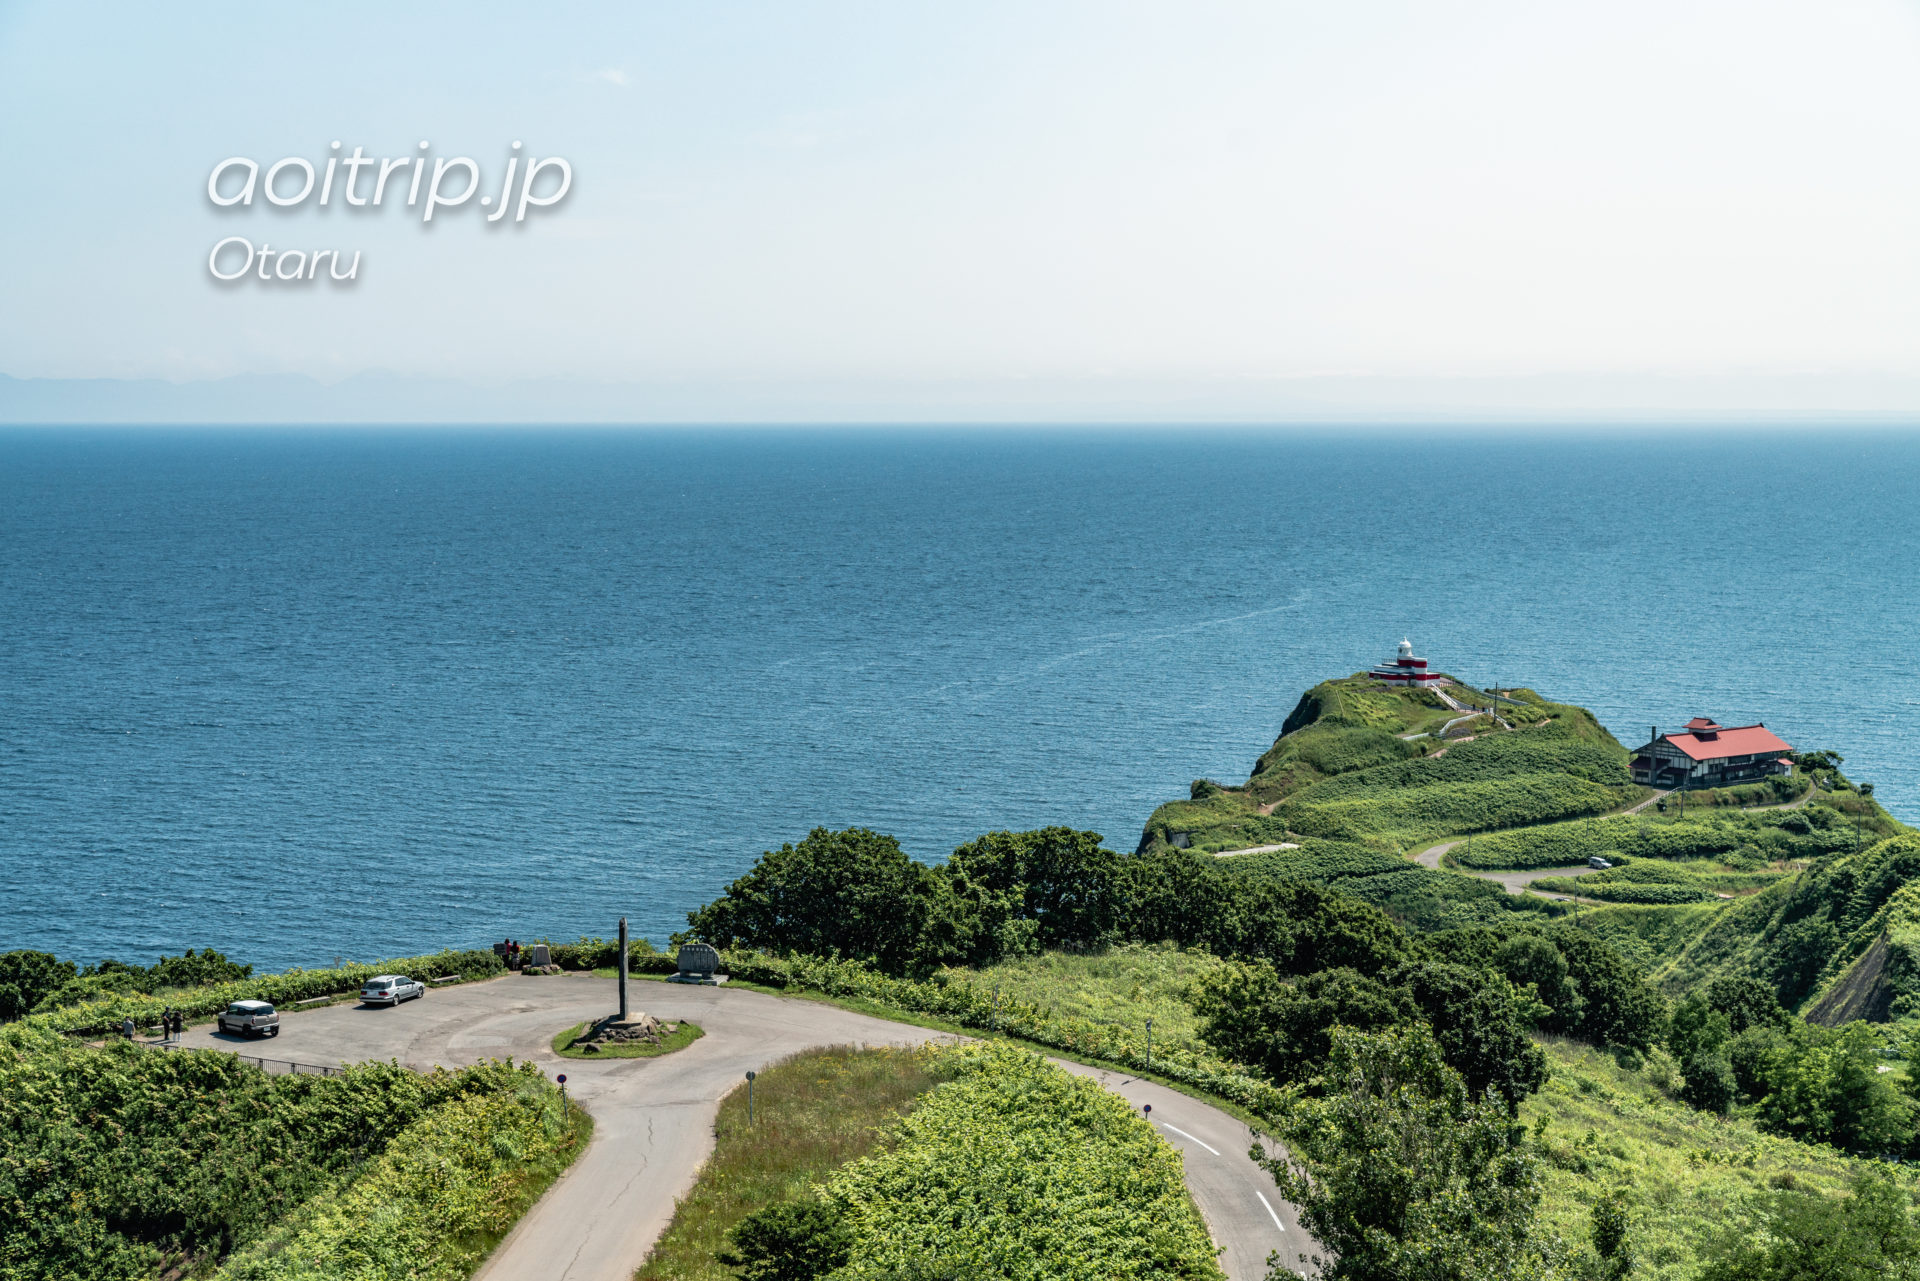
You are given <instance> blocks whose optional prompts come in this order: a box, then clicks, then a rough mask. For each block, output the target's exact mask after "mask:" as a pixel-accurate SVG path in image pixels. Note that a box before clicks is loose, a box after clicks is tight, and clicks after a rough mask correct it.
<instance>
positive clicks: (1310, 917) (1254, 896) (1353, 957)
mask: <svg viewBox="0 0 1920 1281" xmlns="http://www.w3.org/2000/svg"><path fill="white" fill-rule="evenodd" d="M1236 879H1237V878H1236ZM1231 907H1232V911H1231V914H1230V915H1229V916H1228V917H1227V919H1226V920H1224V921H1223V922H1222V925H1221V930H1220V934H1219V935H1218V936H1217V937H1215V938H1214V939H1212V940H1210V941H1209V946H1210V948H1211V950H1212V951H1214V952H1216V953H1218V954H1219V955H1221V956H1225V957H1229V958H1236V957H1237V958H1241V959H1245V960H1264V961H1270V962H1271V963H1272V964H1273V966H1274V968H1275V969H1278V970H1280V971H1282V972H1284V973H1287V974H1313V973H1315V972H1317V971H1320V970H1331V969H1337V968H1340V967H1342V966H1344V967H1346V968H1348V969H1353V970H1358V971H1359V972H1360V973H1362V974H1378V973H1379V972H1380V971H1381V970H1384V969H1386V968H1387V967H1388V966H1391V965H1394V964H1396V963H1398V962H1399V961H1402V960H1404V959H1406V958H1407V957H1408V956H1410V955H1412V953H1413V951H1414V948H1413V945H1412V941H1411V940H1410V939H1408V938H1407V936H1406V933H1405V932H1404V931H1402V930H1401V928H1400V927H1399V926H1397V925H1395V924H1394V923H1393V920H1392V918H1391V917H1389V916H1388V915H1387V914H1386V913H1385V912H1382V911H1381V910H1380V909H1379V908H1377V907H1375V906H1373V905H1372V904H1371V903H1363V902H1361V901H1360V900H1359V899H1357V898H1351V897H1349V896H1348V895H1345V894H1341V893H1338V892H1337V891H1334V890H1327V889H1322V888H1321V887H1320V886H1318V885H1311V884H1308V883H1307V882H1305V881H1294V880H1281V881H1272V882H1268V883H1265V884H1259V885H1254V886H1251V887H1246V886H1245V883H1244V882H1241V883H1240V887H1239V888H1238V889H1237V892H1236V893H1235V894H1234V897H1233V899H1232V900H1231Z"/></svg>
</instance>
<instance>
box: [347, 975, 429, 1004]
mask: <svg viewBox="0 0 1920 1281" xmlns="http://www.w3.org/2000/svg"><path fill="white" fill-rule="evenodd" d="M426 994H427V985H426V984H424V983H416V982H414V981H413V980H412V979H410V978H408V977H407V976H406V975H404V974H376V975H374V976H373V977H372V978H370V979H368V980H367V981H366V983H365V984H363V985H362V986H361V988H360V1000H361V1001H362V1002H363V1003H364V1004H367V1005H398V1004H400V1002H402V1001H411V1000H413V999H414V998H415V997H416V996H425V995H426Z"/></svg>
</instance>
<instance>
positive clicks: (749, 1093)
mask: <svg viewBox="0 0 1920 1281" xmlns="http://www.w3.org/2000/svg"><path fill="white" fill-rule="evenodd" d="M753 1077H754V1074H753V1073H752V1072H749V1073H747V1124H748V1125H752V1124H753Z"/></svg>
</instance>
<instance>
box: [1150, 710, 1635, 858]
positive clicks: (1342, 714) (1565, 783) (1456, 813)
mask: <svg viewBox="0 0 1920 1281" xmlns="http://www.w3.org/2000/svg"><path fill="white" fill-rule="evenodd" d="M1449 693H1451V694H1453V695H1455V696H1456V697H1457V698H1459V699H1460V700H1461V701H1464V702H1466V703H1467V704H1469V705H1478V706H1489V705H1495V704H1494V702H1493V700H1492V699H1491V698H1490V697H1489V696H1488V695H1485V694H1483V693H1481V692H1479V691H1477V690H1473V689H1471V688H1469V687H1466V686H1455V687H1453V688H1452V689H1450V691H1449ZM1497 707H1498V717H1499V720H1498V722H1496V721H1495V720H1494V719H1493V718H1490V717H1488V716H1485V715H1482V716H1479V717H1477V718H1473V719H1471V720H1467V721H1465V722H1463V723H1461V724H1459V725H1457V726H1456V727H1455V728H1456V733H1458V734H1461V735H1464V737H1457V738H1452V739H1442V738H1439V737H1436V735H1437V734H1438V733H1439V732H1440V731H1441V729H1442V727H1443V726H1445V725H1446V724H1447V723H1448V722H1449V721H1459V720H1461V716H1462V714H1461V713H1459V712H1456V711H1453V710H1450V709H1448V708H1447V707H1445V706H1444V705H1443V704H1442V703H1441V702H1440V699H1439V697H1438V696H1437V695H1436V694H1435V693H1433V692H1432V691H1430V690H1402V689H1393V688H1389V687H1387V686H1384V685H1381V684H1379V683H1378V682H1375V681H1373V680H1370V679H1369V678H1368V677H1366V676H1364V675H1355V676H1350V677H1346V678H1344V679H1341V680H1333V681H1326V682H1323V683H1321V684H1319V685H1316V686H1314V688H1313V689H1311V690H1309V691H1307V693H1306V694H1305V695H1304V696H1303V697H1302V698H1301V700H1300V703H1299V705H1298V706H1297V707H1295V708H1294V710H1293V713H1292V714H1291V715H1289V716H1288V717H1287V720H1286V723H1285V725H1284V727H1283V729H1282V732H1281V735H1280V737H1279V739H1278V740H1277V741H1276V742H1275V743H1274V745H1273V746H1272V748H1270V749H1269V750H1268V751H1267V752H1266V754H1265V755H1263V756H1261V758H1260V759H1259V761H1258V762H1257V763H1256V764H1255V766H1254V770H1253V773H1252V775H1251V776H1250V777H1249V778H1248V779H1247V781H1246V783H1244V784H1243V785H1241V786H1239V787H1233V788H1229V787H1223V786H1221V785H1219V784H1217V783H1212V782H1209V781H1205V780H1202V781H1201V782H1198V783H1196V784H1194V787H1193V789H1192V795H1191V796H1190V797H1189V798H1188V799H1187V800H1184V801H1173V802H1169V803H1168V804H1165V805H1162V806H1161V807H1160V808H1159V809H1157V810H1155V811H1154V812H1153V815H1152V817H1150V818H1149V819H1148V820H1147V825H1146V830H1145V832H1144V834H1143V836H1142V838H1141V843H1140V848H1141V850H1142V851H1143V852H1148V851H1152V850H1154V849H1156V848H1161V847H1165V846H1175V847H1182V848H1192V849H1198V850H1202V851H1205V852H1209V853H1214V852H1219V851H1222V850H1230V849H1237V848H1246V847H1249V846H1255V845H1262V844H1278V843H1281V842H1284V841H1290V840H1297V839H1298V838H1300V837H1303V836H1312V837H1321V838H1329V839H1337V840H1348V841H1357V842H1361V843H1365V844H1368V845H1370V846H1373V847H1375V848H1377V849H1381V850H1386V851H1388V852H1394V851H1396V850H1398V849H1400V848H1404V847H1406V846H1408V845H1410V844H1413V843H1416V842H1420V841H1423V840H1426V839H1429V838H1433V837H1437V836H1442V835H1447V834H1451V833H1456V832H1469V831H1486V830H1493V829H1497V828H1504V827H1516V826H1522V825H1528V824H1538V823H1545V822H1550V821H1552V820H1554V819H1561V818H1568V817H1573V816H1576V815H1585V814H1600V813H1605V812H1607V811H1608V810H1612V809H1617V808H1619V807H1620V806H1621V805H1623V804H1625V803H1626V802H1628V801H1629V800H1631V799H1633V798H1635V797H1637V796H1639V795H1642V794H1643V793H1642V791H1641V789H1638V788H1635V787H1634V786H1633V785H1632V783H1631V781H1630V780H1629V779H1628V777H1627V768H1626V762H1627V754H1626V751H1625V749H1624V748H1622V747H1621V746H1620V744H1619V743H1617V742H1615V741H1614V739H1613V736H1612V735H1610V734H1608V733H1607V731H1606V730H1605V729H1603V728H1601V726H1600V724H1599V722H1597V721H1596V720H1594V718H1593V716H1592V714H1591V713H1589V712H1587V711H1586V710H1585V709H1584V708H1579V707H1570V706H1567V705H1565V704H1559V703H1550V702H1548V701H1547V700H1545V699H1543V698H1541V697H1539V696H1538V695H1537V694H1534V693H1533V692H1532V691H1529V690H1520V691H1516V692H1514V693H1513V695H1512V696H1511V698H1510V699H1509V700H1508V701H1504V702H1500V703H1498V704H1497Z"/></svg>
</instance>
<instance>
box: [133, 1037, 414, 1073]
mask: <svg viewBox="0 0 1920 1281" xmlns="http://www.w3.org/2000/svg"><path fill="white" fill-rule="evenodd" d="M134 1044H135V1045H143V1046H145V1047H146V1048H147V1049H149V1050H180V1049H185V1048H186V1047H185V1046H183V1045H181V1044H180V1042H178V1041H135V1042H134ZM205 1048H208V1049H213V1050H219V1049H220V1047H219V1046H217V1045H215V1046H208V1047H205ZM221 1052H222V1053H225V1054H233V1057H234V1058H236V1059H239V1060H240V1061H241V1062H242V1063H251V1064H253V1065H254V1066H255V1067H257V1068H259V1069H260V1070H261V1071H262V1072H265V1073H266V1074H267V1075H268V1076H339V1075H340V1074H341V1073H343V1072H345V1071H346V1069H345V1068H344V1067H338V1066H335V1067H328V1066H326V1065H325V1064H324V1063H296V1062H294V1061H293V1060H292V1059H268V1058H262V1057H260V1056H259V1055H257V1054H234V1052H233V1051H232V1050H223V1051H221ZM413 1070H414V1071H418V1070H419V1069H418V1068H415V1069H413Z"/></svg>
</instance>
